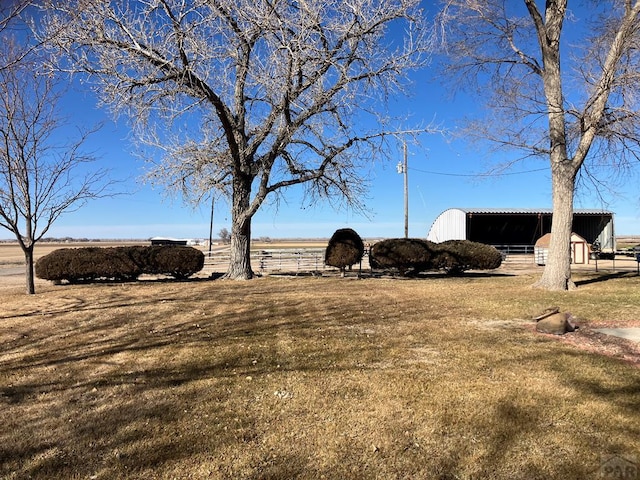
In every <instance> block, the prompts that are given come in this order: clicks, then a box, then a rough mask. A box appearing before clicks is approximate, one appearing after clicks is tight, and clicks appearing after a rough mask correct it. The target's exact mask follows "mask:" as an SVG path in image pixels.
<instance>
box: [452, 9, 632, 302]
mask: <svg viewBox="0 0 640 480" xmlns="http://www.w3.org/2000/svg"><path fill="white" fill-rule="evenodd" d="M443 3H444V7H443V9H442V11H441V12H440V17H439V20H440V23H439V26H440V29H441V30H440V31H441V33H442V36H443V38H444V40H445V45H446V48H447V54H448V55H449V57H450V59H451V61H452V62H451V71H452V72H455V74H456V78H458V79H459V78H463V79H466V80H472V81H473V82H475V86H478V87H479V88H481V89H483V90H484V92H485V94H486V97H487V99H488V102H487V103H488V106H489V107H490V112H491V115H492V117H491V122H487V121H486V120H485V122H484V125H485V128H482V126H481V125H478V124H476V125H474V131H475V132H477V133H479V134H480V135H482V136H483V137H484V138H486V139H489V140H492V141H495V142H498V143H499V144H501V145H503V146H506V147H508V148H510V149H511V148H518V149H522V150H524V151H525V155H531V156H540V155H541V156H545V157H546V158H548V160H549V162H550V166H551V178H552V194H553V220H552V227H551V231H552V240H551V245H550V248H549V259H548V261H547V264H546V266H545V270H544V273H543V275H542V277H541V279H540V280H539V281H538V282H537V285H538V286H540V287H543V288H546V289H551V290H566V289H571V288H574V287H575V285H574V283H573V282H572V280H571V266H570V250H569V249H570V236H571V227H572V219H573V201H574V194H575V188H576V179H577V178H578V177H579V175H580V174H581V172H582V173H585V174H586V175H587V176H589V175H595V174H594V173H593V172H592V171H591V170H589V167H590V165H604V164H607V165H609V166H613V167H615V168H621V167H623V168H624V167H625V166H628V165H629V161H630V160H633V159H636V160H637V159H638V156H639V152H640V150H639V147H640V130H639V128H638V127H639V121H640V109H639V107H640V104H639V103H638V100H639V98H638V92H640V68H639V67H640V64H639V61H640V50H639V48H638V47H640V32H639V28H640V21H639V18H638V15H639V12H640V0H633V1H631V0H609V1H600V2H591V4H590V5H584V4H583V11H580V12H577V11H576V12H571V11H570V10H568V5H567V4H568V2H567V0H547V1H546V2H538V1H535V0H522V2H521V3H520V2H506V1H504V0H481V1H478V0H446V1H444V2H443ZM541 3H542V5H544V7H543V6H542V5H540V4H541ZM586 3H587V4H589V3H590V2H586ZM574 4H575V3H574ZM567 30H570V34H568V32H567ZM592 178H594V179H595V178H596V177H592Z"/></svg>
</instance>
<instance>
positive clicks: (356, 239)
mask: <svg viewBox="0 0 640 480" xmlns="http://www.w3.org/2000/svg"><path fill="white" fill-rule="evenodd" d="M363 255H364V242H363V241H362V239H361V238H360V235H358V234H357V233H356V231H355V230H353V229H351V228H341V229H339V230H336V231H335V233H334V234H333V235H332V236H331V239H330V240H329V244H328V245H327V249H326V250H325V253H324V263H325V264H326V265H330V266H332V267H337V268H339V269H340V270H341V271H342V272H344V270H345V268H346V267H350V266H351V265H355V264H356V263H358V262H360V260H362V256H363Z"/></svg>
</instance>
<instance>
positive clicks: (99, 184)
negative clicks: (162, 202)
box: [0, 34, 111, 294]
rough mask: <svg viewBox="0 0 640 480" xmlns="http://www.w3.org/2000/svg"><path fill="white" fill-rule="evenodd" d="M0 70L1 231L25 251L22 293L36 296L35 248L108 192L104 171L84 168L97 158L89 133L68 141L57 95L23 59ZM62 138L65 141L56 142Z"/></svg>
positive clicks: (10, 55)
mask: <svg viewBox="0 0 640 480" xmlns="http://www.w3.org/2000/svg"><path fill="white" fill-rule="evenodd" d="M2 37H3V38H2V39H3V41H4V43H3V44H2V46H0V62H3V60H4V59H14V58H16V56H15V55H14V52H15V50H14V49H13V46H14V45H15V44H14V43H13V41H12V39H11V37H10V36H9V35H4V34H3V35H2ZM3 64H4V65H5V68H3V69H0V227H3V228H5V229H7V230H8V231H9V232H11V233H12V234H13V235H14V236H15V237H16V240H17V241H18V244H19V245H20V248H21V249H22V251H23V252H24V257H25V267H26V291H27V293H28V294H33V293H35V284H34V257H33V254H34V247H35V245H36V243H37V242H38V241H40V240H41V239H42V238H43V237H44V235H45V234H46V233H47V232H48V231H49V228H50V227H51V226H52V225H53V223H54V222H55V221H56V220H57V219H58V218H59V217H60V215H62V214H63V213H65V212H70V211H73V210H75V209H78V208H80V207H82V206H83V205H84V204H85V202H86V201H88V200H89V199H93V198H97V197H100V196H103V195H106V194H107V190H108V187H109V186H110V184H111V182H110V181H109V180H108V179H107V176H106V174H107V172H106V171H105V170H101V169H96V170H90V169H88V165H89V164H91V163H92V162H94V161H95V160H96V158H95V156H94V155H92V154H89V153H86V152H85V151H84V150H83V145H84V144H85V141H86V140H87V136H88V135H89V134H90V133H91V131H86V132H79V134H78V135H77V139H76V140H72V139H70V138H71V137H68V130H65V133H64V134H63V133H62V129H63V128H68V125H67V124H66V123H65V119H64V118H63V117H62V116H61V115H60V113H59V107H58V103H59V100H60V96H61V94H62V93H61V91H60V90H59V89H58V88H57V87H56V85H55V79H54V77H52V76H49V75H43V74H42V72H41V71H40V70H39V63H38V62H37V60H31V59H29V58H28V57H25V58H22V59H20V61H18V62H13V63H11V64H9V63H3ZM62 136H64V137H66V138H67V139H66V140H60V138H61V137H62Z"/></svg>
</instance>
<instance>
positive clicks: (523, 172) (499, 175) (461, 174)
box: [410, 167, 548, 177]
mask: <svg viewBox="0 0 640 480" xmlns="http://www.w3.org/2000/svg"><path fill="white" fill-rule="evenodd" d="M410 170H413V171H414V172H420V173H427V174H429V175H441V176H445V177H501V176H507V175H524V174H527V173H535V172H542V171H544V170H548V168H546V167H545V168H536V169H534V170H523V171H522V172H508V173H447V172H433V171H430V170H420V169H418V168H413V167H411V168H410Z"/></svg>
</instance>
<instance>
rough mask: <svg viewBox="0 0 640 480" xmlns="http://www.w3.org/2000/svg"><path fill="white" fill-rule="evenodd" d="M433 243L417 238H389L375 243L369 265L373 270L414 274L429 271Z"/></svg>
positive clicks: (370, 254)
mask: <svg viewBox="0 0 640 480" xmlns="http://www.w3.org/2000/svg"><path fill="white" fill-rule="evenodd" d="M433 249H434V243H433V242H430V241H428V240H422V239H419V238H389V239H387V240H382V241H380V242H377V243H375V244H374V245H373V246H372V247H371V252H370V253H369V264H370V265H371V268H375V269H394V270H399V271H400V272H401V273H403V274H405V275H408V274H412V273H413V274H415V273H419V272H421V271H424V270H429V269H431V268H432V267H431V258H432V256H433Z"/></svg>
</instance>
